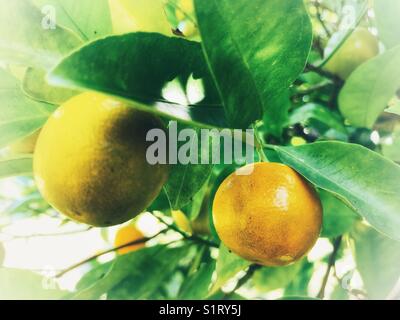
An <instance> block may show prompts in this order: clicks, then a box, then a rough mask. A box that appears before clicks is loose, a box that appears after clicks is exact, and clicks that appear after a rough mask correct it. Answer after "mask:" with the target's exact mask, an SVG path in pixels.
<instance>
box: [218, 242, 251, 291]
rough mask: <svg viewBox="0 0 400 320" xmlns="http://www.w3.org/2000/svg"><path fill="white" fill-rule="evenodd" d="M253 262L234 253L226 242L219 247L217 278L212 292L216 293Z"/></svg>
mask: <svg viewBox="0 0 400 320" xmlns="http://www.w3.org/2000/svg"><path fill="white" fill-rule="evenodd" d="M250 264H251V262H249V261H247V260H244V259H242V258H240V257H239V256H237V255H236V254H234V253H232V252H231V251H230V250H229V249H228V248H227V247H225V245H224V244H222V243H221V245H220V247H219V255H218V260H217V266H216V271H217V279H216V281H215V283H214V285H213V287H212V290H211V293H212V294H213V293H216V292H217V291H218V290H219V289H221V287H222V286H224V285H225V284H226V283H227V282H228V281H229V280H230V279H232V278H233V277H234V276H236V275H237V274H238V272H240V271H242V270H245V269H246V268H248V267H249V266H250Z"/></svg>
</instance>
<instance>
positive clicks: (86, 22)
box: [33, 0, 112, 41]
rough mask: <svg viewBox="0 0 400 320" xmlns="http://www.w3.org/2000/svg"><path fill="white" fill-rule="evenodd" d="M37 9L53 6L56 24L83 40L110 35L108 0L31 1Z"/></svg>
mask: <svg viewBox="0 0 400 320" xmlns="http://www.w3.org/2000/svg"><path fill="white" fill-rule="evenodd" d="M33 1H34V3H35V4H36V5H37V6H38V7H39V8H43V7H44V6H49V5H51V6H53V7H54V9H55V10H56V13H57V15H56V18H57V24H58V25H60V26H63V27H66V28H68V29H70V30H72V31H74V32H75V33H76V34H78V35H80V36H81V38H82V39H83V40H86V41H87V40H92V39H95V38H99V37H104V36H107V35H110V34H111V33H112V24H111V16H110V10H109V7H108V0H96V3H94V2H93V1H87V0H86V1H82V0H33Z"/></svg>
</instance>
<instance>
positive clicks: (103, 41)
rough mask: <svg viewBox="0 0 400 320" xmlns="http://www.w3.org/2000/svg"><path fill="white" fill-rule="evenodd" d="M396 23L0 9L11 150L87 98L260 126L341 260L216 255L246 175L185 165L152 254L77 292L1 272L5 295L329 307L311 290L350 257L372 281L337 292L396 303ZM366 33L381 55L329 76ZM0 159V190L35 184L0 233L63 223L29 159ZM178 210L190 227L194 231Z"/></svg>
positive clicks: (177, 5)
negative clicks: (233, 183)
mask: <svg viewBox="0 0 400 320" xmlns="http://www.w3.org/2000/svg"><path fill="white" fill-rule="evenodd" d="M45 8H47V9H49V8H50V9H54V12H55V17H56V20H55V21H52V20H51V12H49V11H48V10H47V11H46V10H45ZM349 8H350V9H351V10H349ZM349 12H351V13H352V14H353V15H352V16H348V14H349ZM367 12H370V13H372V12H374V14H368V15H367ZM399 15H400V6H399V1H397V0H375V1H374V3H373V4H371V2H370V1H362V0H359V1H350V0H349V1H347V0H346V1H339V0H326V1H314V0H307V1H302V0H287V1H286V0H252V1H248V0H209V1H204V0H193V1H190V0H189V1H186V0H167V1H161V0H151V1H141V0H132V1H125V0H109V1H107V0H96V5H93V3H92V2H91V1H78V0H49V1H41V0H18V1H9V0H0V149H1V148H4V147H7V146H10V145H13V144H14V143H16V142H18V141H20V140H21V139H23V138H25V137H27V136H29V135H31V134H32V133H34V132H35V131H37V130H38V129H40V128H41V127H42V126H43V125H44V123H45V122H46V120H47V118H48V117H49V116H50V115H51V113H52V112H53V111H54V110H55V109H56V107H57V106H58V105H60V104H62V103H63V102H65V101H66V100H68V99H69V98H70V97H72V96H74V95H76V94H77V93H79V92H82V91H87V90H91V91H97V92H101V93H105V94H109V95H112V96H114V97H117V98H121V99H124V100H125V101H128V102H129V101H133V102H135V104H134V105H135V106H136V107H137V108H140V109H141V110H144V111H147V112H151V113H155V114H157V115H159V116H160V117H162V119H163V120H165V122H166V123H167V122H168V121H169V120H177V121H178V126H179V128H195V129H196V130H200V128H218V129H222V128H229V129H246V128H250V127H256V128H257V131H258V136H259V137H260V139H259V141H257V143H256V144H257V151H258V154H257V157H259V158H260V159H261V158H264V160H265V157H266V158H268V160H269V161H273V162H281V163H283V164H286V165H289V166H290V167H292V168H293V169H295V170H296V171H297V172H298V173H300V174H301V175H302V176H303V177H304V178H305V179H307V180H308V182H309V183H310V184H311V185H313V186H314V187H315V188H316V190H318V193H319V195H320V198H321V201H322V205H323V211H324V212H323V214H324V223H323V229H322V233H321V238H325V239H328V241H330V242H331V243H332V244H333V248H334V249H333V253H331V254H330V256H329V255H328V256H326V255H325V256H324V257H322V258H320V260H319V261H317V262H315V261H311V260H308V258H307V257H305V258H303V259H302V260H300V261H298V262H296V263H294V264H292V265H290V266H286V267H275V268H271V267H261V266H258V265H255V264H253V263H252V262H250V261H246V260H243V259H242V258H240V257H238V256H236V255H235V254H234V253H232V252H230V250H229V249H228V248H227V247H225V246H224V244H223V243H220V240H219V239H218V235H217V233H216V231H215V228H214V225H213V221H212V214H211V213H212V202H213V198H214V195H215V192H216V190H217V188H218V186H219V185H220V184H221V182H222V181H223V180H224V178H225V177H227V176H228V175H229V174H230V173H232V172H233V171H234V170H235V169H236V168H237V167H239V166H240V165H243V163H241V164H226V165H194V164H187V165H182V164H177V165H172V166H171V167H172V168H171V172H172V173H171V175H170V178H169V180H168V181H167V183H166V184H165V186H164V188H163V191H162V192H161V193H160V195H159V196H158V198H157V199H156V200H155V201H154V202H153V203H152V204H151V205H150V207H149V208H148V211H150V212H152V213H153V214H154V216H155V217H156V219H159V220H160V221H162V223H161V224H162V225H163V226H164V227H165V223H166V224H167V225H168V227H167V228H166V229H163V230H162V232H161V233H162V234H160V235H156V236H155V237H154V239H151V241H149V242H148V244H147V246H146V247H144V248H142V249H140V250H137V251H135V252H131V253H128V254H126V255H116V256H115V257H114V258H113V259H112V260H111V261H108V262H106V263H102V262H100V261H101V260H98V259H97V256H96V257H93V258H92V259H90V261H89V262H90V263H86V264H87V265H88V266H89V267H90V268H87V269H86V271H87V270H88V271H87V272H86V273H85V274H84V275H83V276H82V278H81V279H80V281H79V283H78V284H77V286H76V288H75V290H74V291H73V292H67V291H62V290H59V289H58V288H57V286H54V285H51V286H50V289H49V288H45V286H43V280H44V279H43V278H42V277H41V276H40V275H38V274H37V273H35V272H32V271H24V270H17V269H13V268H6V267H2V268H0V297H1V298H43V299H46V298H52V299H59V298H68V299H100V298H104V297H106V298H108V299H212V298H214V299H245V298H248V297H247V296H246V293H248V292H252V293H253V296H252V297H254V292H257V294H256V296H257V295H258V296H259V297H266V296H268V293H270V292H274V291H275V290H278V289H280V292H281V295H283V297H284V298H285V299H293V298H298V299H311V298H316V297H317V298H323V297H326V295H325V293H326V290H325V289H326V288H325V283H323V281H322V280H321V281H320V282H319V283H318V284H317V287H319V288H320V292H319V293H318V292H310V290H309V287H310V281H311V280H312V277H313V274H314V271H315V270H316V267H317V266H318V265H319V266H320V265H321V264H323V265H324V266H325V267H326V265H327V264H330V265H331V266H333V264H334V263H335V259H336V260H339V259H341V258H342V256H343V255H344V254H345V252H347V251H350V249H351V251H352V253H351V254H352V255H353V257H354V260H355V261H356V265H355V266H354V268H353V270H350V271H351V272H358V274H359V275H360V276H361V279H362V283H363V285H361V288H358V291H357V290H353V289H352V288H351V286H348V285H343V283H344V282H343V281H344V280H345V279H341V278H340V275H337V278H338V279H336V280H333V281H336V282H335V284H336V286H337V287H336V289H335V290H334V292H333V293H331V294H330V296H331V297H332V298H354V297H360V292H361V293H362V294H361V296H362V297H363V298H365V297H369V298H385V297H387V296H388V295H389V296H390V297H392V298H395V297H397V298H398V297H399V296H398V295H399V292H394V294H397V296H391V295H393V290H392V289H393V287H394V286H395V284H396V281H398V279H399V277H400V268H399V261H400V260H399V257H400V255H399V252H400V247H399V241H400V167H399V165H398V163H399V161H400V149H399V147H400V135H399V132H400V130H399V128H400V124H399V115H400V102H399V100H400V96H399V92H400V37H399V32H398V30H399V28H400V25H399V19H398V17H399ZM46 19H50V20H46ZM346 21H347V23H345V22H346ZM43 23H44V24H45V25H47V26H49V23H50V24H51V23H54V25H53V26H51V28H46V27H44V25H43ZM188 26H190V27H191V29H190V32H189V31H188V30H189V29H188ZM356 27H362V28H369V29H370V31H372V33H373V34H375V35H376V34H377V41H380V48H381V49H380V53H379V55H377V56H376V57H374V58H372V59H369V60H367V61H362V59H361V60H360V63H359V66H358V67H357V69H356V70H354V71H353V72H352V73H351V74H350V76H349V77H348V78H347V79H340V78H339V77H338V76H336V75H335V74H334V73H332V72H331V70H330V71H329V72H328V71H327V70H326V69H325V68H324V66H325V64H326V63H327V61H329V60H330V59H334V55H335V52H337V51H338V50H339V48H340V47H341V46H345V45H346V39H347V38H348V37H349V36H350V35H351V33H352V31H353V30H354V29H355V28H356ZM339 31H340V34H341V35H342V36H341V39H340V41H337V43H336V44H335V47H334V48H330V50H329V51H330V54H329V55H328V56H327V55H326V50H325V46H326V44H327V43H328V41H329V39H330V38H331V36H332V35H333V34H335V33H337V32H339ZM360 41H362V40H360ZM324 51H325V54H324ZM353 62H354V61H353ZM168 88H174V89H175V90H178V91H179V92H180V94H181V99H178V100H176V99H172V98H170V97H168V95H166V94H165V92H166V90H167V89H168ZM193 88H194V89H195V90H197V91H196V92H200V95H199V97H197V98H195V99H194V98H193V97H192V96H191V94H190V93H191V92H193ZM82 107H84V106H82ZM0 155H1V158H0V178H1V179H3V178H9V177H17V176H18V177H19V178H18V179H21V180H19V181H20V182H21V183H22V184H23V185H24V186H25V191H24V194H23V195H22V196H21V197H20V198H19V199H15V201H13V202H12V203H9V205H8V206H7V207H6V208H5V209H4V210H3V212H1V213H0V218H4V219H0V228H3V227H6V226H7V225H8V224H12V223H13V222H15V220H17V219H25V218H27V217H38V216H41V215H44V214H56V213H55V212H54V210H52V209H51V208H50V207H49V205H48V204H47V203H46V202H45V201H44V200H43V199H42V197H41V196H40V194H39V193H38V192H37V189H36V187H35V186H32V184H30V183H29V181H31V178H30V176H31V173H32V156H33V155H32V151H29V152H24V153H18V152H17V153H14V154H10V153H7V152H2V153H1V154H0ZM255 196H256V195H255ZM2 200H4V199H2ZM172 210H181V211H182V212H184V214H185V215H186V216H187V219H188V223H185V226H188V227H185V230H181V229H180V228H181V227H180V224H179V223H177V222H173V220H172V219H171V211H172ZM56 216H57V217H58V218H59V219H60V221H61V224H63V223H65V222H66V221H65V220H63V219H65V218H64V217H61V216H59V215H57V214H56ZM3 220H4V221H6V222H5V223H4V224H3ZM163 223H164V224H163ZM199 225H201V226H200V227H199ZM0 230H1V229H0ZM204 230H206V232H204ZM102 234H103V235H104V238H107V236H106V234H107V229H104V230H102ZM168 236H169V238H172V239H175V240H173V241H166V240H165V239H164V238H163V237H166V238H168ZM0 239H1V238H0ZM176 239H178V240H176ZM144 240H146V239H144ZM344 240H349V241H344ZM349 244H351V246H350V247H349V246H348V245H349ZM0 245H1V243H0ZM110 247H112V244H111V243H110ZM0 249H1V252H0V265H1V264H2V263H3V260H4V259H3V258H4V249H3V246H2V245H1V247H0ZM346 250H347V251H346ZM110 252H113V249H111V250H110ZM99 256H101V255H99ZM77 267H78V266H77ZM377 270H379V271H378V272H379V276H377ZM69 271H70V270H69V269H67V270H64V271H63V272H62V273H61V274H59V276H60V277H62V276H64V275H65V274H66V273H67V272H69ZM331 276H332V275H331ZM342 276H343V277H344V276H346V275H342ZM332 277H333V276H332ZM45 280H46V279H45ZM47 280H48V279H47ZM235 285H236V286H235ZM5 287H8V288H13V290H11V291H7V292H5V291H3V290H2V288H5ZM237 289H241V290H240V291H238V290H237ZM246 289H251V290H247V291H246ZM314 291H315V290H314ZM317 291H318V290H317ZM357 292H358V293H357ZM239 294H240V295H239ZM250 296H251V295H250ZM272 296H273V295H272Z"/></svg>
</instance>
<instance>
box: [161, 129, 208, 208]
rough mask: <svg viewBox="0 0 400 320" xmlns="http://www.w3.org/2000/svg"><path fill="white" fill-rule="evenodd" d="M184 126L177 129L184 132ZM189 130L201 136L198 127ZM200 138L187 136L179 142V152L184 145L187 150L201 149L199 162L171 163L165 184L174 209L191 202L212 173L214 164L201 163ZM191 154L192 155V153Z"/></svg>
mask: <svg viewBox="0 0 400 320" xmlns="http://www.w3.org/2000/svg"><path fill="white" fill-rule="evenodd" d="M171 125H174V124H171ZM171 125H170V126H171ZM184 128H185V127H184V126H182V125H179V126H177V130H179V131H178V132H180V133H183V131H181V130H182V129H183V130H184ZM188 132H189V133H190V134H192V133H196V134H197V137H200V130H198V129H196V131H194V129H193V128H190V131H188ZM170 138H171V137H170ZM200 140H201V139H198V138H196V136H194V135H193V136H191V138H189V137H187V139H186V140H185V141H184V142H179V143H178V152H180V151H182V150H183V149H181V148H182V147H184V148H186V147H185V146H187V148H188V149H186V150H191V149H192V148H195V150H199V151H198V156H197V162H198V164H192V163H188V164H181V163H178V164H174V165H171V173H170V177H169V179H168V182H167V183H166V184H165V186H164V190H165V192H166V194H167V196H168V199H169V202H170V205H171V207H172V209H175V210H177V209H181V208H182V207H184V206H185V205H186V204H188V203H189V202H191V201H192V198H193V197H194V195H195V194H196V193H197V192H199V191H200V189H201V188H202V187H203V185H204V183H205V182H206V181H207V179H208V178H209V177H210V175H211V171H212V168H213V165H212V164H201V155H202V149H201V148H202V147H203V146H202V144H201V141H200ZM207 148H208V146H207ZM190 154H191V155H192V153H190ZM169 156H170V157H171V154H169ZM177 156H178V158H179V159H180V160H181V158H180V157H179V153H178V155H177Z"/></svg>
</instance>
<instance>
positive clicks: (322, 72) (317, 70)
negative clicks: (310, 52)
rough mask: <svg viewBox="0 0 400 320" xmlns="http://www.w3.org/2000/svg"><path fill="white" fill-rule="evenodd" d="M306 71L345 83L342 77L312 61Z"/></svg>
mask: <svg viewBox="0 0 400 320" xmlns="http://www.w3.org/2000/svg"><path fill="white" fill-rule="evenodd" d="M305 72H315V73H317V74H319V75H320V76H322V77H325V78H328V79H330V80H332V81H333V82H335V83H340V84H342V83H343V80H342V79H340V78H339V77H338V76H336V75H334V74H333V73H330V72H329V71H326V70H324V69H322V68H321V67H317V66H315V65H313V64H311V63H307V65H306V68H305Z"/></svg>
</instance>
